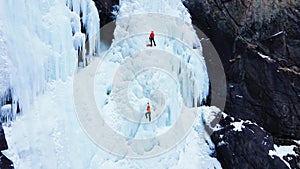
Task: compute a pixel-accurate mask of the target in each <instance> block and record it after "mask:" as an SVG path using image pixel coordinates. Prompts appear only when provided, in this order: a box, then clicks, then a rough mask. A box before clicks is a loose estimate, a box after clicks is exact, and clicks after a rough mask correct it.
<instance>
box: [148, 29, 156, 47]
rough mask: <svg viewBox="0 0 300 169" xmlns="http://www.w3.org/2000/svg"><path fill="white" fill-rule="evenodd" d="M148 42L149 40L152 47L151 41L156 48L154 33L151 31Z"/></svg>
mask: <svg viewBox="0 0 300 169" xmlns="http://www.w3.org/2000/svg"><path fill="white" fill-rule="evenodd" d="M149 40H150V46H152V41H153V43H154V46H156V44H155V41H154V32H153V31H151V33H150V36H149Z"/></svg>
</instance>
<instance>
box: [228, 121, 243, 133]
mask: <svg viewBox="0 0 300 169" xmlns="http://www.w3.org/2000/svg"><path fill="white" fill-rule="evenodd" d="M243 123H244V121H241V122H233V123H231V124H232V125H233V126H234V129H233V131H242V128H245V126H243Z"/></svg>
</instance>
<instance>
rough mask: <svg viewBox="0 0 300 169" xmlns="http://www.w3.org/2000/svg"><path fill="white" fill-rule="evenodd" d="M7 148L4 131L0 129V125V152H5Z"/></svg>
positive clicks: (0, 126)
mask: <svg viewBox="0 0 300 169" xmlns="http://www.w3.org/2000/svg"><path fill="white" fill-rule="evenodd" d="M7 149H8V146H7V142H6V139H5V134H4V130H3V127H2V124H0V150H7Z"/></svg>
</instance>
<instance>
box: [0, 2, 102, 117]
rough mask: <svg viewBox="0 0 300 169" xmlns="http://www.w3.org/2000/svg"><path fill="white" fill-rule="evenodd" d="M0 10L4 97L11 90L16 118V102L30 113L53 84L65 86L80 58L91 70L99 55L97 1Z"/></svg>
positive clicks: (15, 4) (9, 4)
mask: <svg viewBox="0 0 300 169" xmlns="http://www.w3.org/2000/svg"><path fill="white" fill-rule="evenodd" d="M0 8H1V10H0V46H1V51H0V61H1V62H0V67H1V68H0V79H1V82H0V97H1V98H3V95H5V93H4V92H5V91H7V90H8V89H11V92H12V99H13V102H12V104H13V105H12V109H13V111H12V112H14V113H15V112H16V104H17V102H19V104H20V107H21V111H22V112H26V111H30V110H29V105H30V103H31V102H32V101H33V99H34V98H35V96H36V95H39V94H41V93H43V92H44V91H45V90H46V84H47V83H48V82H51V81H53V80H62V81H65V80H66V78H67V77H68V76H70V75H72V74H73V72H74V70H75V68H76V63H77V59H78V60H79V61H82V65H86V64H87V62H88V59H87V58H89V57H90V56H95V55H96V54H97V53H98V51H99V44H100V43H99V38H98V37H99V34H97V33H98V30H99V17H98V12H97V9H96V7H95V6H94V2H93V1H92V0H81V1H75V0H74V1H72V0H67V1H60V0H52V1H44V0H42V1H36V0H20V1H0ZM86 41H87V42H88V43H86ZM78 56H80V57H81V58H78Z"/></svg>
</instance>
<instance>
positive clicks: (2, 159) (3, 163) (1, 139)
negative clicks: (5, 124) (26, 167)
mask: <svg viewBox="0 0 300 169" xmlns="http://www.w3.org/2000/svg"><path fill="white" fill-rule="evenodd" d="M7 149H8V146H7V142H6V139H5V134H4V130H3V128H2V124H1V123H0V150H7ZM0 168H1V169H2V168H3V169H13V168H14V165H13V162H12V161H11V160H10V159H8V158H7V157H6V156H5V155H3V154H2V153H1V152H0Z"/></svg>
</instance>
